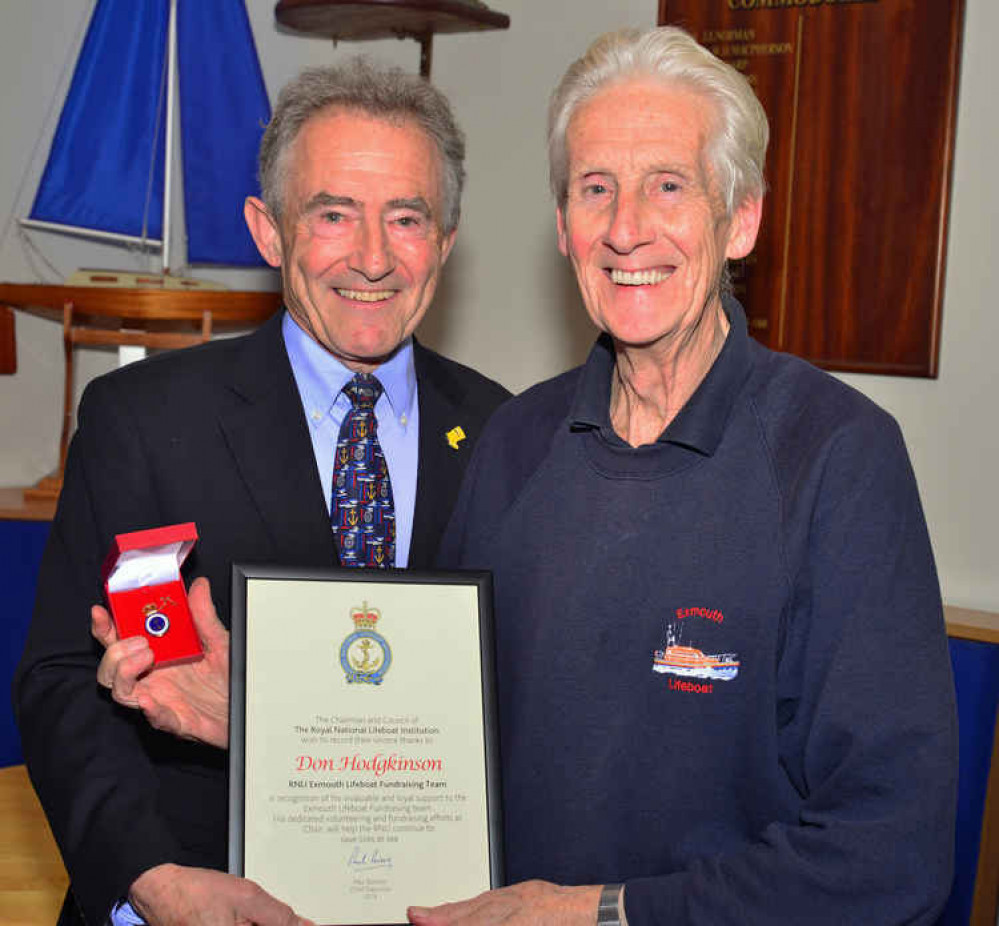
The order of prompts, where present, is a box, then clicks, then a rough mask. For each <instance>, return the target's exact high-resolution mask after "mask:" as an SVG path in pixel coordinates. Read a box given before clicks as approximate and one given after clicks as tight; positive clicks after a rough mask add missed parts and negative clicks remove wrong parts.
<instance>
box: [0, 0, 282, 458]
mask: <svg viewBox="0 0 999 926" xmlns="http://www.w3.org/2000/svg"><path fill="white" fill-rule="evenodd" d="M175 91H177V92H175ZM175 110H177V111H179V119H177V118H175ZM269 118H270V106H269V104H268V100H267V93H266V89H265V87H264V81H263V75H262V73H261V70H260V64H259V61H258V60H257V54H256V48H255V46H254V42H253V34H252V32H251V30H250V24H249V20H248V17H247V13H246V8H245V6H244V2H243V0H96V3H95V6H94V10H93V13H92V15H91V19H90V23H89V26H88V28H87V32H86V36H85V38H84V40H83V43H82V46H81V51H80V55H79V58H78V60H77V64H76V70H75V72H74V74H73V78H72V81H71V84H70V87H69V91H68V93H67V95H66V101H65V103H64V105H63V109H62V115H61V117H60V120H59V124H58V127H57V129H56V131H55V135H54V138H53V141H52V146H51V149H50V152H49V157H48V161H47V163H46V166H45V169H44V172H43V174H42V178H41V182H40V184H39V187H38V191H37V194H36V196H35V200H34V204H33V206H32V208H31V212H30V214H29V216H28V217H27V218H25V219H23V220H21V225H22V227H24V228H26V229H36V230H42V232H43V233H47V232H59V233H66V234H73V235H81V236H85V237H90V238H96V239H99V240H103V241H115V242H120V243H122V244H123V245H127V246H131V247H139V248H142V249H145V250H148V251H150V252H156V251H158V252H160V254H161V266H162V271H163V272H162V273H158V272H151V273H143V274H131V275H128V274H118V273H116V272H108V271H99V272H82V273H79V274H74V275H73V276H72V277H70V279H69V280H67V281H66V285H61V286H49V285H43V284H13V283H3V284H0V305H9V306H14V307H17V308H35V309H37V308H41V309H46V308H48V309H57V310H62V312H63V322H64V331H65V333H66V345H67V350H66V354H67V371H66V373H67V383H66V395H67V409H66V414H65V415H64V419H65V420H64V426H63V438H62V442H61V443H62V446H61V449H60V470H61V466H62V464H63V462H64V458H65V448H66V444H67V442H68V418H69V417H70V413H71V407H70V405H71V397H72V344H73V343H114V344H118V345H119V346H124V347H125V348H128V347H130V346H136V345H144V344H152V345H154V346H155V345H156V344H157V343H158V342H157V341H156V340H155V338H151V337H150V336H149V335H148V333H147V332H145V331H138V332H137V331H133V330H119V331H116V332H115V335H116V336H115V337H114V338H111V339H110V340H108V339H105V340H103V341H100V342H98V341H96V340H95V339H92V338H89V337H81V338H74V337H73V336H72V329H73V326H74V324H75V321H74V320H76V321H78V320H79V319H80V318H81V317H101V318H103V319H104V320H105V321H104V323H103V324H107V319H115V320H116V321H117V323H118V324H119V325H121V326H122V327H123V329H139V328H149V327H150V324H147V323H150V322H152V323H157V322H158V323H159V324H160V325H161V327H162V325H163V324H168V325H169V324H170V323H174V322H180V323H185V322H193V323H198V324H200V326H201V330H200V334H199V335H197V337H199V338H204V337H207V336H208V334H209V333H210V332H211V329H212V324H213V322H216V323H217V322H223V323H224V322H230V323H246V324H252V323H256V322H259V321H261V320H262V319H264V318H266V317H267V316H268V315H270V314H271V313H273V311H274V310H275V309H276V308H277V306H278V304H279V302H280V294H279V293H273V292H259V293H250V292H235V291H232V292H230V291H224V289H223V288H221V287H214V288H207V289H206V288H204V286H205V284H204V283H202V282H201V281H198V280H191V279H188V278H184V277H179V278H177V277H172V276H171V275H169V274H168V273H167V271H168V269H169V268H170V266H171V262H172V261H173V254H172V252H171V239H172V238H173V237H174V235H173V234H172V230H171V228H172V224H173V223H172V220H171V208H170V207H171V203H172V201H173V199H174V197H173V194H172V189H173V184H174V182H175V180H176V178H175V176H174V170H173V164H174V162H175V158H174V157H173V156H172V153H173V150H174V147H175V145H174V139H173V127H174V124H175V122H177V123H179V128H180V144H179V146H177V147H178V148H179V152H180V163H181V165H182V169H183V203H184V218H185V223H186V236H185V237H186V246H187V255H186V258H187V260H186V262H187V263H192V264H221V265H228V266H237V267H239V266H243V267H246V266H259V265H260V264H261V263H262V262H261V260H260V258H259V256H258V254H257V251H256V248H255V247H254V245H253V241H252V239H251V238H250V235H249V233H248V231H247V230H246V227H245V225H244V223H243V217H242V214H243V208H242V206H243V200H244V198H245V197H246V196H247V195H248V194H252V193H256V192H257V191H258V185H257V180H256V157H257V149H258V146H259V142H260V137H261V134H262V132H263V129H264V126H265V125H266V124H267V121H268V119H269ZM173 263H180V261H173ZM123 283H126V284H128V283H130V284H131V285H133V286H136V287H137V288H134V289H128V290H121V289H119V288H117V287H120V286H121V285H122V284H123ZM209 287H211V284H209ZM151 327H156V325H155V324H152V326H151ZM175 343H176V342H175V341H164V342H163V345H162V346H175Z"/></svg>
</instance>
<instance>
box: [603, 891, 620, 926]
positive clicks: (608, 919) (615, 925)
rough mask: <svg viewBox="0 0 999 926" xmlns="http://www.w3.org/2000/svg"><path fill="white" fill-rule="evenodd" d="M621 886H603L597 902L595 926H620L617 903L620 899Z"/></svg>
mask: <svg viewBox="0 0 999 926" xmlns="http://www.w3.org/2000/svg"><path fill="white" fill-rule="evenodd" d="M623 887H624V885H622V884H605V885H604V886H603V888H602V889H601V891H600V900H599V901H598V902H597V926H621V916H620V914H619V913H618V902H619V901H620V899H621V890H622V888H623Z"/></svg>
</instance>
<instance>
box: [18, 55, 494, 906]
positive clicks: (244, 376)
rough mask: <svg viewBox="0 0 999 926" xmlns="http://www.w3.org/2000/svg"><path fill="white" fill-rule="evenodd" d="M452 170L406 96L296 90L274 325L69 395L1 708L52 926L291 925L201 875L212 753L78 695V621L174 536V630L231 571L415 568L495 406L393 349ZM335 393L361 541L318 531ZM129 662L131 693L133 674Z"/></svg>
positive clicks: (336, 526) (401, 79) (439, 102)
mask: <svg viewBox="0 0 999 926" xmlns="http://www.w3.org/2000/svg"><path fill="white" fill-rule="evenodd" d="M463 156H464V143H463V139H462V136H461V133H460V130H459V129H458V128H457V126H456V125H455V124H454V121H453V118H452V116H451V113H450V110H449V108H448V105H447V102H446V101H445V100H444V98H443V97H442V96H441V95H440V94H439V93H438V92H437V91H435V90H433V89H432V88H431V87H429V85H427V84H426V83H425V82H423V81H421V80H419V79H417V78H413V77H409V76H407V75H404V74H402V73H400V72H381V71H376V70H374V69H372V68H370V67H367V66H364V65H361V64H354V65H351V66H349V67H347V68H344V69H339V70H334V69H325V70H321V71H313V72H306V73H305V74H303V75H302V76H301V77H300V78H298V79H297V80H296V81H294V82H293V83H292V84H291V85H289V86H288V87H286V88H285V90H284V91H283V92H282V95H281V98H280V99H279V101H278V104H277V106H276V107H275V113H274V118H273V120H272V122H271V125H270V126H269V127H268V130H267V133H266V134H265V137H264V141H263V143H262V146H261V182H262V199H256V198H253V197H251V198H250V199H248V200H247V204H246V218H247V222H248V224H249V226H250V230H251V232H252V234H253V236H254V239H255V240H256V242H257V245H258V247H259V249H260V251H261V253H262V254H263V256H264V257H265V258H266V259H267V261H268V262H269V263H271V264H272V265H273V266H276V267H280V268H281V271H282V278H283V285H284V301H285V307H286V311H285V312H283V313H281V315H279V316H277V317H275V318H274V319H272V320H271V321H270V322H268V323H267V324H265V325H264V326H263V327H262V328H261V329H260V330H258V331H257V332H255V333H253V334H251V335H249V336H247V337H244V338H239V339H232V340H225V341H217V342H213V343H211V344H208V345H204V346H203V347H199V348H195V349H192V350H189V351H182V352H177V353H173V354H167V355H161V356H157V357H154V358H152V359H150V360H148V361H146V362H144V363H141V364H137V365H134V366H132V367H128V368H126V369H123V370H120V371H117V372H115V373H112V374H109V375H108V376H105V377H101V378H100V379H98V380H95V381H94V382H93V383H91V384H90V386H89V387H88V389H87V390H86V393H85V395H84V398H83V401H82V402H81V407H80V413H79V429H78V432H77V434H76V437H75V438H74V441H73V445H72V448H71V451H70V456H69V461H68V465H67V470H66V482H65V488H64V490H63V494H62V498H61V500H60V504H59V510H58V512H57V514H56V519H55V522H54V524H53V528H52V533H51V539H50V541H49V545H48V549H47V551H46V554H45V558H44V561H43V565H42V573H41V577H40V581H39V595H38V601H37V605H36V611H35V617H34V621H33V624H32V628H31V632H30V635H29V639H28V644H27V648H26V651H25V654H24V657H23V659H22V663H21V666H20V668H19V671H18V676H17V679H16V682H15V703H16V706H17V712H18V721H19V725H20V729H21V735H22V740H23V745H24V753H25V757H26V761H27V764H28V768H29V771H30V773H31V777H32V780H33V782H34V784H35V787H36V789H37V790H38V793H39V795H40V797H41V800H42V803H43V805H44V807H45V810H46V813H47V815H48V818H49V821H50V823H51V826H52V830H53V833H54V834H55V836H56V840H57V842H58V843H59V846H60V849H61V851H62V854H63V858H64V860H65V862H66V867H67V868H68V870H69V874H70V879H71V882H72V883H71V890H70V895H69V897H68V898H67V903H66V905H65V906H64V909H63V914H62V917H61V919H60V923H80V922H86V923H92V924H103V923H106V922H108V921H109V919H110V920H111V922H113V923H115V924H117V923H134V922H142V921H143V920H142V919H140V917H142V918H144V919H145V921H148V922H150V923H181V922H183V923H199V922H213V923H214V922H242V921H252V922H255V923H262V924H269V923H275V924H277V923H282V924H284V923H294V922H296V921H297V918H296V917H295V916H294V914H293V913H292V911H291V910H290V909H289V908H287V907H286V906H284V905H283V904H281V903H280V902H279V901H277V900H275V899H274V898H271V897H269V896H268V895H266V894H265V893H264V892H263V891H261V890H260V889H259V888H256V887H255V886H254V885H251V884H249V883H248V882H245V881H242V880H241V879H237V878H235V877H233V876H230V875H226V874H223V873H222V872H223V871H224V869H225V861H226V857H225V846H226V779H225V757H224V753H223V752H221V751H220V750H218V749H214V748H212V747H211V746H208V745H204V744H201V743H194V742H188V741H184V740H182V739H177V738H175V737H174V736H172V735H169V734H167V733H164V732H159V731H157V730H155V729H152V728H150V726H149V725H148V724H147V723H146V721H145V719H144V718H143V716H142V714H141V713H140V712H138V711H131V710H128V709H127V708H126V707H122V706H121V705H119V704H116V703H115V702H114V700H113V699H112V697H111V696H110V694H109V693H108V692H107V691H106V690H104V689H102V688H100V687H99V686H98V685H97V684H96V683H95V668H96V666H97V663H98V660H99V658H100V647H99V646H97V645H96V644H95V643H94V641H93V640H92V639H91V635H90V629H91V623H90V617H91V615H90V608H91V605H92V604H93V602H95V601H97V600H99V598H100V595H101V589H100V584H99V573H100V565H101V559H102V557H103V555H104V554H105V552H106V550H107V549H108V546H109V544H110V543H111V541H112V539H113V537H114V535H115V534H117V533H120V532H123V531H130V530H136V529H141V528H148V527H153V526H157V525H162V524H170V523H175V522H182V521H195V522H197V525H198V530H199V534H200V538H201V539H200V541H199V543H198V545H197V547H196V548H195V551H194V553H193V554H192V555H191V557H190V558H189V560H188V562H187V563H186V565H185V570H184V571H185V574H186V575H187V576H188V577H193V576H204V577H205V578H206V579H207V580H208V581H209V582H210V591H209V586H208V584H207V583H205V582H204V581H199V582H198V583H197V584H196V586H195V587H194V589H193V590H192V607H193V608H194V610H195V611H196V612H197V613H198V614H199V616H200V615H202V614H204V613H206V612H207V611H210V610H211V598H210V595H211V594H213V595H214V598H215V604H216V607H217V611H218V615H219V618H220V619H221V621H222V624H223V625H227V624H228V620H229V607H230V600H229V569H230V564H231V563H232V562H234V561H271V562H280V563H287V564H295V565H302V566H313V567H315V566H323V565H334V564H336V563H338V562H341V563H344V564H362V565H363V564H366V565H371V564H381V565H393V564H394V565H397V566H407V565H408V566H416V567H425V566H428V565H429V564H430V563H431V562H432V560H433V557H434V554H435V552H436V548H437V544H438V541H439V538H440V535H441V532H442V530H443V528H444V526H445V524H446V523H447V519H448V516H449V514H450V511H451V508H452V506H453V503H454V498H455V495H456V493H457V489H458V485H459V483H460V480H461V475H462V473H463V471H464V468H465V464H466V461H467V460H468V457H469V455H470V453H471V448H472V446H473V444H474V443H475V440H476V438H477V436H478V434H479V432H480V430H481V428H482V426H483V424H484V423H485V420H486V419H487V418H488V416H489V415H490V413H491V412H492V411H493V410H494V409H495V408H496V406H497V405H499V404H500V402H502V401H503V400H504V399H505V398H506V397H507V395H508V393H507V392H506V390H504V389H503V388H502V387H501V386H499V385H497V384H496V383H493V382H491V381H489V380H487V379H485V378H484V377H482V376H480V375H479V374H477V373H475V372H474V371H472V370H470V369H468V368H466V367H463V366H461V365H459V364H456V363H454V362H452V361H449V360H446V359H445V358H443V357H441V356H439V355H437V354H435V353H434V352H433V351H430V350H428V349H426V348H424V347H422V346H420V345H419V344H417V343H416V342H415V341H414V340H413V338H412V334H413V331H414V329H415V328H416V326H417V324H418V323H419V321H420V319H421V318H422V317H423V315H424V313H425V312H426V310H427V308H428V306H429V305H430V302H431V300H432V298H433V294H434V291H435V288H436V285H437V281H438V276H439V273H440V270H441V268H442V266H443V264H444V262H445V260H446V259H447V256H448V254H449V253H450V250H451V247H452V245H453V243H454V238H455V231H456V227H457V221H458V212H459V202H460V193H461V186H462V181H463V168H462V160H463ZM359 392H362V393H366V394H367V395H368V397H369V399H373V401H374V412H373V413H374V416H375V420H376V421H377V435H378V442H379V447H378V450H377V454H378V456H377V460H378V464H379V466H380V467H381V468H382V469H383V470H384V469H387V476H386V477H385V479H386V481H387V483H388V485H386V486H384V488H381V483H380V484H379V486H380V491H381V492H382V493H383V495H384V496H385V497H386V498H388V499H389V501H390V502H391V504H390V505H389V507H388V509H387V511H386V512H382V513H380V514H379V520H380V521H382V522H383V524H384V526H385V530H383V531H382V533H381V534H380V535H379V536H377V537H375V538H374V539H373V540H372V538H371V537H370V536H367V537H365V538H361V539H360V540H358V539H357V538H356V537H354V536H351V535H350V532H349V530H348V529H347V527H346V522H345V521H344V519H343V518H340V517H339V513H340V508H341V505H343V504H345V502H343V500H342V499H340V497H339V496H338V490H337V485H336V483H337V480H338V479H339V480H340V482H341V484H342V482H343V479H342V477H341V476H340V469H339V464H338V463H337V462H335V459H336V458H337V457H338V453H337V448H338V445H340V446H342V442H343V441H344V439H345V438H344V433H345V431H346V430H349V428H348V425H349V422H350V420H351V416H352V415H354V414H355V413H356V407H357V406H356V396H357V394H358V393H359ZM383 458H384V461H385V466H382V463H381V461H382V459H383ZM389 485H390V487H389ZM331 517H332V522H331ZM358 544H360V546H358ZM365 544H367V546H364V545H365ZM359 550H360V555H361V559H360V561H359V560H358V559H357V554H358V551H359ZM365 557H367V559H365ZM218 632H219V633H220V634H221V635H222V636H223V638H224V630H222V627H221V625H220V626H219V628H218ZM106 642H113V640H112V639H108V640H107V641H106ZM129 645H130V646H135V647H136V648H135V649H134V650H132V651H131V653H130V654H125V655H126V658H127V659H128V660H131V662H130V663H124V665H125V667H126V668H127V667H128V666H129V665H130V666H131V670H132V672H133V675H134V674H135V668H136V666H145V667H148V665H149V663H150V662H151V655H150V654H149V652H148V648H144V644H143V643H142V642H141V641H138V642H137V643H135V644H129ZM119 646H122V644H119ZM211 648H212V647H211V641H209V649H210V650H211ZM209 658H221V654H220V653H219V652H218V648H217V647H216V650H215V653H214V655H213V654H212V653H210V654H209ZM169 671H170V670H169V669H165V670H162V673H161V672H160V671H157V672H156V673H153V674H152V676H150V678H153V677H156V676H159V677H160V678H161V679H166V678H169V676H168V675H167V674H166V673H168V672H169ZM134 706H142V705H140V704H139V703H138V701H136V702H135V704H134ZM176 732H181V733H183V732H185V731H183V730H179V731H176ZM126 900H128V901H130V902H131V904H130V905H129V904H126V903H125V901H126Z"/></svg>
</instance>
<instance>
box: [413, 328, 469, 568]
mask: <svg viewBox="0 0 999 926" xmlns="http://www.w3.org/2000/svg"><path fill="white" fill-rule="evenodd" d="M413 359H414V363H415V366H416V381H417V386H418V389H419V399H420V448H419V460H420V462H419V467H418V471H417V478H416V507H415V509H414V511H413V539H412V542H411V543H410V548H409V566H410V568H411V569H428V568H430V567H432V566H433V565H434V560H435V558H436V555H437V547H438V545H439V544H440V539H441V535H442V534H443V533H444V528H445V527H447V522H448V517H449V516H450V513H451V509H452V508H453V507H454V501H455V499H456V498H457V496H458V488H459V486H460V485H461V478H462V476H463V475H464V472H465V466H466V464H467V462H468V456H469V455H470V454H471V452H472V448H471V441H463V442H462V443H460V444H459V445H458V447H457V449H453V448H452V447H451V446H450V444H449V443H448V440H447V432H448V431H450V430H451V429H452V428H454V427H456V426H461V425H462V424H465V426H466V427H467V422H462V420H461V409H462V404H463V400H464V396H463V393H462V390H461V388H460V386H459V384H458V383H456V382H455V381H454V380H453V379H452V378H451V377H450V376H449V375H448V373H447V371H446V369H444V367H443V365H441V364H440V363H437V362H435V361H434V357H433V355H432V354H431V353H430V352H429V351H427V350H426V349H425V348H423V347H422V346H421V345H420V344H419V343H418V342H416V341H414V342H413Z"/></svg>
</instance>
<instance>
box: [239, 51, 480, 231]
mask: <svg viewBox="0 0 999 926" xmlns="http://www.w3.org/2000/svg"><path fill="white" fill-rule="evenodd" d="M336 107H342V108H344V109H348V110H356V111H358V112H361V113H363V114H365V115H367V116H371V117H374V118H376V119H384V120H386V121H388V122H392V123H404V122H412V123H415V124H416V125H417V126H418V127H419V128H421V129H422V130H423V131H424V132H425V133H426V134H427V136H428V137H429V138H430V139H431V140H432V141H433V143H434V145H435V146H436V148H437V150H438V152H439V154H440V167H441V199H442V206H443V214H442V215H441V216H439V217H438V221H439V223H440V225H441V228H442V230H443V232H444V233H445V234H449V233H450V232H452V231H454V229H455V228H457V226H458V218H459V217H460V215H461V190H462V187H463V186H464V183H465V168H464V160H465V136H464V134H463V133H462V131H461V129H460V128H458V124H457V122H455V119H454V114H453V113H452V112H451V106H450V104H449V103H448V101H447V99H446V97H445V96H444V94H443V93H441V92H440V91H439V90H438V89H436V88H435V87H433V86H431V85H430V83H428V82H427V81H426V80H424V79H423V78H422V77H417V76H416V75H414V74H408V73H406V72H405V71H403V70H401V69H400V68H392V69H381V68H377V67H375V66H374V65H372V64H370V63H369V62H368V61H366V60H365V59H363V58H355V59H353V60H351V61H350V62H348V63H347V64H345V65H343V66H342V67H323V68H308V69H307V70H305V71H302V73H301V74H299V75H298V77H296V78H295V79H294V80H292V81H291V82H290V83H288V84H286V85H285V86H284V88H283V89H282V90H281V93H280V94H279V95H278V100H277V104H276V105H275V107H274V114H273V116H272V117H271V121H270V123H268V125H267V130H266V131H265V132H264V137H263V138H262V139H261V142H260V159H259V178H260V191H261V196H262V197H263V200H264V202H265V203H266V204H267V208H268V209H270V211H271V213H272V214H273V215H275V216H280V215H281V213H282V212H283V209H284V194H285V182H286V180H287V161H288V153H289V151H290V150H291V148H292V146H293V144H294V142H295V139H297V138H298V134H299V132H300V131H301V130H302V127H303V126H304V125H305V123H306V122H308V121H309V119H311V118H312V117H313V116H315V115H317V114H319V113H321V112H323V111H324V110H328V109H331V108H336Z"/></svg>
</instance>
